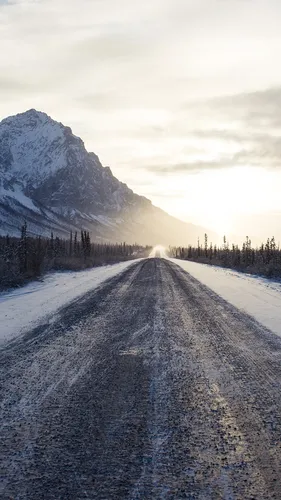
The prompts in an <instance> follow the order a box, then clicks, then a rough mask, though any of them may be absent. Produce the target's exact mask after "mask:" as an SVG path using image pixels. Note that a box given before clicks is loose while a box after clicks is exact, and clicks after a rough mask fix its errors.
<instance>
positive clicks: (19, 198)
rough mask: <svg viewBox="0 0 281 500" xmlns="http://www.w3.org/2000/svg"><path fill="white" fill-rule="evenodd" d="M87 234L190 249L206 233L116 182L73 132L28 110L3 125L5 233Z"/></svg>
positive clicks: (0, 166)
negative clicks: (78, 231)
mask: <svg viewBox="0 0 281 500" xmlns="http://www.w3.org/2000/svg"><path fill="white" fill-rule="evenodd" d="M24 219H26V220H27V224H28V228H29V231H31V232H32V233H34V234H43V235H47V234H48V235H49V234H50V232H51V231H54V232H55V233H56V234H60V235H67V233H69V231H70V230H76V229H81V228H83V229H86V230H89V231H90V232H91V233H92V236H93V237H94V238H100V239H106V240H118V241H120V240H124V239H126V241H128V242H133V241H136V240H137V241H139V242H143V243H144V242H149V243H151V244H155V243H163V244H184V243H187V242H188V241H193V242H194V241H195V240H196V239H197V237H198V236H200V237H202V236H203V233H204V231H205V230H204V229H203V228H199V227H196V226H193V225H192V224H185V223H183V222H181V221H179V220H177V219H175V218H173V217H171V216H169V215H168V214H166V213H165V212H164V211H162V210H160V209H159V208H156V207H154V206H153V205H152V203H151V202H150V201H149V200H148V199H147V198H144V197H142V196H139V195H136V194H135V193H134V192H133V191H132V190H131V189H129V188H128V186H127V185H126V184H124V183H122V182H120V181H119V180H118V179H116V177H114V176H113V174H112V172H111V170H110V168H109V167H103V166H102V165H101V163H100V161H99V159H98V157H97V156H96V155H95V154H94V153H88V152H87V150H86V149H85V146H84V143H83V141H82V140H81V139H80V138H79V137H76V136H75V135H74V134H73V133H72V131H71V129H70V128H69V127H65V126H64V125H63V124H61V123H58V122H56V121H54V120H52V119H51V118H50V117H49V116H48V115H46V114H45V113H41V112H38V111H36V110H33V109H32V110H29V111H27V112H25V113H21V114H18V115H16V116H12V117H9V118H6V119H5V120H3V121H2V122H1V123H0V222H1V228H0V232H1V233H2V234H6V233H7V232H8V233H9V234H18V232H19V228H20V226H21V224H22V222H23V220H24Z"/></svg>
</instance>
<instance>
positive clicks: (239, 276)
mask: <svg viewBox="0 0 281 500" xmlns="http://www.w3.org/2000/svg"><path fill="white" fill-rule="evenodd" d="M169 260H171V261H172V262H174V263H175V264H177V265H178V266H180V267H181V268H182V269H184V270H185V271H187V272H188V273H190V274H191V275H192V276H193V277H194V278H196V279H197V280H199V281H201V283H203V284H204V285H206V286H208V287H209V288H211V290H213V291H214V292H215V293H217V294H218V295H220V296H221V297H222V298H223V299H225V300H227V302H230V303H231V304H232V305H234V306H235V307H237V308H238V309H240V310H242V311H245V312H246V313H247V314H250V315H251V316H253V317H254V318H255V319H256V320H257V321H259V322H260V323H261V324H262V325H264V326H265V327H267V328H269V329H270V330H271V331H272V332H273V333H275V334H277V335H279V336H281V283H277V282H274V281H272V280H269V279H266V278H261V277H259V276H252V275H249V274H244V273H239V272H236V271H232V270H231V269H223V268H221V267H215V266H208V265H207V264H198V263H197V262H190V261H186V260H179V259H169Z"/></svg>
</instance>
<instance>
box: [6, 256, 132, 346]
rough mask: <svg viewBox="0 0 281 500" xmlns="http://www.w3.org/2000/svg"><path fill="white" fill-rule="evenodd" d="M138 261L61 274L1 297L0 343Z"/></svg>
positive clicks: (32, 325) (37, 322)
mask: <svg viewBox="0 0 281 500" xmlns="http://www.w3.org/2000/svg"><path fill="white" fill-rule="evenodd" d="M139 260H141V259H136V260H130V261H126V262H121V263H119V264H113V265H110V266H103V267H96V268H94V269H88V270H87V271H79V272H60V273H53V274H49V275H47V276H45V278H44V281H41V282H38V281H36V282H32V283H29V284H28V285H26V286H24V287H22V288H18V289H16V290H13V291H10V292H3V293H0V343H2V342H4V341H6V340H10V339H12V338H13V337H16V336H17V335H19V334H22V333H24V332H25V331H27V330H29V329H31V328H32V327H34V326H36V324H39V322H41V321H42V320H43V318H44V317H45V316H48V315H50V314H54V313H55V312H56V311H57V310H58V309H59V308H60V307H62V306H64V305H66V304H67V303H68V302H70V301H71V300H74V299H76V298H77V297H79V296H81V295H83V294H85V293H86V292H88V291H89V290H92V289H94V288H97V287H98V286H99V285H100V284H101V283H102V282H104V281H105V280H107V279H109V278H113V277H114V276H116V275H117V274H119V273H121V272H122V271H123V270H125V269H127V268H128V267H129V266H131V265H132V264H134V263H135V262H138V261H139Z"/></svg>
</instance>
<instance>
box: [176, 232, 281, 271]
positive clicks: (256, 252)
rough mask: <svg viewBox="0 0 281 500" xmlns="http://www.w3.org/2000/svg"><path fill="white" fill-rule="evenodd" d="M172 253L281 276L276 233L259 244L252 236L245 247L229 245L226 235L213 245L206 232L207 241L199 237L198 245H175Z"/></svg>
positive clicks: (220, 264) (196, 260) (280, 255)
mask: <svg viewBox="0 0 281 500" xmlns="http://www.w3.org/2000/svg"><path fill="white" fill-rule="evenodd" d="M170 255H171V256H172V257H175V258H177V259H183V260H192V261H195V262H201V263H204V264H212V265H216V266H222V267H229V268H231V269H236V270H238V271H244V272H248V273H251V274H261V275H264V276H267V277H278V278H279V277H281V249H280V247H279V245H277V244H276V241H275V238H274V236H273V237H272V238H268V239H267V241H266V243H262V244H261V245H260V246H259V247H253V246H252V242H251V240H250V238H249V237H248V236H246V240H245V241H244V243H243V245H242V246H239V245H233V244H232V245H229V243H228V242H227V240H226V237H224V238H223V243H222V245H221V246H219V245H213V244H212V243H210V244H209V241H208V235H207V234H205V238H204V243H203V244H201V243H200V241H199V240H198V244H197V246H196V247H194V246H192V245H189V246H188V247H187V248H184V247H171V248H170Z"/></svg>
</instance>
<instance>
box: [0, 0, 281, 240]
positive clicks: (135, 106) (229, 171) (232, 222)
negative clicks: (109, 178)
mask: <svg viewBox="0 0 281 500" xmlns="http://www.w3.org/2000/svg"><path fill="white" fill-rule="evenodd" d="M280 19H281V2H280V0H176V1H174V0H143V1H142V2H134V1H129V0H79V1H78V0H76V1H75V0H14V1H13V0H8V1H5V0H0V40H1V52H0V119H2V118H4V117H6V116H8V115H13V114H16V113H19V112H22V111H25V110H26V109H29V108H37V109H40V110H42V111H45V112H47V113H48V114H50V115H51V116H52V117H54V118H55V119H56V120H59V121H61V122H63V123H66V124H69V125H70V126H71V127H72V129H73V132H74V133H75V134H77V135H79V136H80V137H83V139H84V140H85V143H86V147H87V149H88V150H90V151H91V150H92V151H94V152H95V153H97V154H98V155H99V156H100V159H101V161H102V162H103V164H105V165H110V166H111V168H112V171H113V173H114V174H115V175H116V176H117V177H118V178H119V179H120V180H122V181H124V182H126V183H127V184H128V185H129V187H131V188H132V189H134V190H135V191H136V192H137V193H138V194H141V195H144V196H147V197H148V198H150V199H151V200H152V202H153V203H154V204H155V205H157V206H159V207H161V208H163V209H164V210H166V211H167V212H169V213H170V214H172V215H174V216H176V217H178V218H180V219H182V220H185V221H190V222H193V223H195V224H201V225H204V226H207V227H209V228H210V229H212V230H215V231H216V232H218V233H220V234H221V235H223V234H224V233H226V234H227V235H231V237H232V235H233V237H234V238H237V239H240V238H242V236H244V235H246V234H248V235H249V236H252V238H253V239H254V240H256V241H259V240H260V239H262V238H265V237H266V236H271V235H272V234H275V237H276V239H277V241H278V240H281V196H280V190H281V137H280V133H281V65H280V53H281V30H280Z"/></svg>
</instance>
